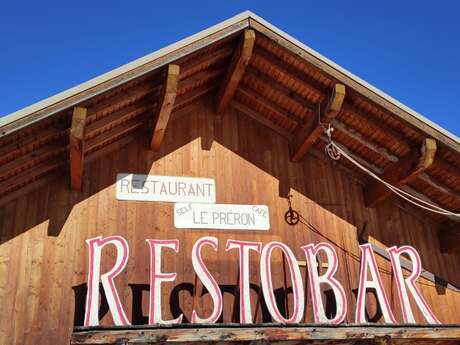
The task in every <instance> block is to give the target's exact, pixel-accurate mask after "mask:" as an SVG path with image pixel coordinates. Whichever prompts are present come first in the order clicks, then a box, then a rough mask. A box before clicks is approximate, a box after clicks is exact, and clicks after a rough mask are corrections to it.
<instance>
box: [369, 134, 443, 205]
mask: <svg viewBox="0 0 460 345" xmlns="http://www.w3.org/2000/svg"><path fill="white" fill-rule="evenodd" d="M436 148H437V145H436V141H435V140H434V139H431V138H426V139H425V140H424V142H423V145H422V147H421V148H420V149H419V150H412V151H410V152H409V153H408V154H407V155H406V156H404V157H403V158H402V159H400V160H399V162H397V163H395V164H392V165H390V166H389V167H388V168H387V169H385V171H384V173H383V174H382V176H381V178H382V179H383V180H385V181H386V182H388V183H390V184H392V185H393V186H395V187H398V188H401V187H403V186H405V185H407V184H408V183H410V182H411V181H413V180H414V179H415V178H417V176H419V175H420V174H421V173H422V172H424V171H425V170H426V169H428V168H429V167H430V166H431V164H433V161H434V157H435V154H436ZM391 194H392V192H391V191H390V190H389V189H388V188H387V187H386V186H385V185H384V184H383V183H381V182H380V181H377V180H374V181H372V182H371V183H370V184H368V185H367V186H366V187H365V190H364V199H365V204H366V206H367V207H375V206H376V205H377V204H378V203H379V202H381V201H383V200H385V199H386V198H387V197H388V196H390V195H391Z"/></svg>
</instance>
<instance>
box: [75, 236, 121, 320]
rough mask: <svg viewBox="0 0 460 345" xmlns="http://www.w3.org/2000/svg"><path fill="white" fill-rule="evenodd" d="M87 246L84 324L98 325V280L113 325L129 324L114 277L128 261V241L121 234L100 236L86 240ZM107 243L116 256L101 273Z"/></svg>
mask: <svg viewBox="0 0 460 345" xmlns="http://www.w3.org/2000/svg"><path fill="white" fill-rule="evenodd" d="M86 243H87V244H88V247H89V266H88V292H87V294H86V310H85V322H84V325H85V326H97V325H99V317H98V312H99V280H100V281H101V282H102V287H103V289H104V292H105V295H106V297H107V302H108V304H109V308H110V312H111V313H112V318H113V322H114V323H115V325H117V326H120V325H129V321H128V318H127V317H126V314H125V311H124V310H123V307H122V305H121V302H120V298H119V297H118V293H117V289H116V287H115V283H114V282H113V280H114V278H115V277H116V276H117V275H119V274H120V272H121V271H123V269H124V268H125V266H126V263H127V262H128V256H129V249H128V243H127V242H126V240H125V239H124V238H123V237H121V236H109V237H106V238H104V239H103V238H102V237H101V236H98V237H94V238H91V239H89V240H86ZM108 244H113V245H114V246H115V248H116V250H117V258H116V261H115V265H114V266H113V267H112V269H111V270H110V271H109V272H107V273H103V274H101V256H102V249H103V248H104V246H106V245H108Z"/></svg>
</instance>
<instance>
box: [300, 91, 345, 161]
mask: <svg viewBox="0 0 460 345" xmlns="http://www.w3.org/2000/svg"><path fill="white" fill-rule="evenodd" d="M344 99H345V86H344V85H342V84H335V85H334V88H333V89H332V92H331V94H330V97H329V100H328V101H327V103H325V104H323V106H321V107H320V110H319V111H320V116H319V118H320V119H315V121H314V122H313V125H312V126H304V127H303V128H301V129H300V131H299V132H298V134H297V136H296V138H295V139H294V142H293V144H292V157H291V160H292V161H293V162H298V161H299V160H301V159H302V158H303V156H304V155H305V154H306V153H307V152H308V150H309V149H310V147H312V146H313V144H314V143H315V142H316V141H317V140H318V139H319V138H320V137H321V133H323V124H324V125H327V124H328V123H331V122H332V121H333V120H334V118H335V117H336V116H337V115H338V114H339V112H340V110H341V108H342V104H343V100H344ZM319 121H321V123H320V122H319Z"/></svg>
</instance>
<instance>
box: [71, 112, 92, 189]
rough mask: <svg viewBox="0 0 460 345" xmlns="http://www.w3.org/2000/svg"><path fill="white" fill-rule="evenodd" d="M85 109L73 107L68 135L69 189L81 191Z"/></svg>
mask: <svg viewBox="0 0 460 345" xmlns="http://www.w3.org/2000/svg"><path fill="white" fill-rule="evenodd" d="M87 113H88V112H87V109H86V108H83V107H74V108H73V114H72V124H71V127H70V134H69V154H70V187H71V188H72V190H78V191H81V190H82V187H83V168H84V158H85V148H84V146H85V127H86V115H87Z"/></svg>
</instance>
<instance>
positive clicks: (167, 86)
mask: <svg viewBox="0 0 460 345" xmlns="http://www.w3.org/2000/svg"><path fill="white" fill-rule="evenodd" d="M179 73H180V67H179V66H178V65H173V64H169V65H168V67H167V70H166V77H165V82H164V85H163V89H162V91H161V95H160V99H159V101H158V103H157V104H158V106H157V108H156V109H157V110H156V112H155V116H154V124H153V134H152V140H151V141H150V148H151V149H152V150H154V151H158V150H159V149H160V146H161V143H162V142H163V138H164V135H165V132H166V127H167V126H168V122H169V117H170V115H171V112H172V110H173V107H174V102H175V101H176V96H177V85H178V84H179Z"/></svg>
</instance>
